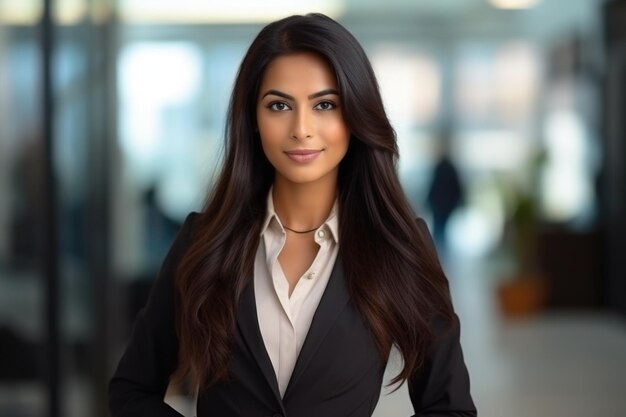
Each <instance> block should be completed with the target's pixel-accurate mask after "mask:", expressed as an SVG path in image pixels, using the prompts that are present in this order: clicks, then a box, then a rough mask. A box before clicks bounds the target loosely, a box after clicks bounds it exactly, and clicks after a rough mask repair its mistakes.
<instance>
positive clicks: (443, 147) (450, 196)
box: [426, 128, 463, 253]
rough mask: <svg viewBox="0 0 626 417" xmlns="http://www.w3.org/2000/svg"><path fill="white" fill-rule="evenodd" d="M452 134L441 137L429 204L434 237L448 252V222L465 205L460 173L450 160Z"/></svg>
mask: <svg viewBox="0 0 626 417" xmlns="http://www.w3.org/2000/svg"><path fill="white" fill-rule="evenodd" d="M451 139H452V138H451V133H450V130H449V129H448V128H445V129H443V130H442V133H441V134H440V135H439V141H438V148H439V155H438V160H437V163H436V164H435V168H434V169H433V176H432V180H431V183H430V188H429V189H428V196H427V200H426V201H427V203H428V207H429V208H430V211H431V213H432V216H433V237H434V238H435V242H436V244H437V247H438V249H440V251H442V252H444V253H445V252H446V249H447V242H446V228H447V227H448V220H450V216H451V215H452V213H454V210H456V209H457V208H458V207H460V206H461V204H463V186H462V184H461V180H460V178H459V172H458V170H457V168H456V166H455V165H454V163H453V162H452V159H451V158H450V145H451Z"/></svg>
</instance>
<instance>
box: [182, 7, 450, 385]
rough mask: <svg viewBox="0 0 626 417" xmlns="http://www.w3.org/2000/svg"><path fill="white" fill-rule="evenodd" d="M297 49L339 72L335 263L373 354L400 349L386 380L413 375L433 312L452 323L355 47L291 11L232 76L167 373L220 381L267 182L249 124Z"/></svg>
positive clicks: (329, 24)
mask: <svg viewBox="0 0 626 417" xmlns="http://www.w3.org/2000/svg"><path fill="white" fill-rule="evenodd" d="M298 52H313V53H316V54H319V55H320V56H322V57H324V58H325V59H326V60H327V62H328V63H329V64H330V65H331V67H332V68H333V70H334V72H335V76H336V79H337V85H338V88H339V94H340V96H341V100H342V111H343V117H344V119H345V123H346V125H347V126H348V128H349V129H350V132H351V140H350V145H349V149H348V152H347V154H346V156H345V157H344V159H343V160H342V162H341V163H340V167H339V175H338V204H339V235H340V236H341V242H340V244H339V259H340V260H341V262H342V264H343V267H344V273H345V279H346V284H347V288H348V291H349V293H350V295H351V298H352V301H353V303H354V304H355V306H356V308H357V309H358V311H359V312H360V313H361V315H362V316H363V317H364V319H365V321H366V323H368V325H369V328H370V329H371V331H372V334H373V335H374V338H375V340H376V343H377V346H378V349H379V352H380V355H381V357H383V359H385V360H386V359H387V358H388V355H389V352H390V349H391V347H392V346H395V347H397V348H398V350H399V351H400V352H401V354H402V357H403V361H404V365H403V369H402V370H401V371H400V372H399V374H398V375H397V376H396V377H395V378H394V379H393V380H392V381H391V384H394V383H396V382H403V381H404V380H406V379H407V378H410V377H412V376H413V375H414V374H415V373H416V372H417V371H418V370H419V368H420V367H421V365H422V364H423V358H424V356H425V354H426V351H427V349H428V346H429V344H430V342H431V338H432V335H431V331H430V329H429V322H430V320H431V319H432V318H433V316H434V315H443V316H445V317H447V318H449V319H450V320H454V319H455V316H454V313H453V310H452V304H451V301H450V294H449V289H448V282H447V280H446V278H445V276H444V274H443V271H442V269H441V266H440V264H439V261H438V259H437V255H436V253H435V251H434V249H433V246H432V242H431V240H430V236H429V235H428V232H427V230H426V229H425V228H420V226H419V225H418V222H417V221H416V218H415V214H414V212H413V210H412V209H411V206H410V204H409V203H408V201H407V199H406V196H405V195H404V192H403V190H402V187H401V185H400V182H399V180H398V176H397V172H396V163H397V159H398V148H397V144H396V137H395V132H394V130H393V128H392V127H391V125H390V123H389V120H388V119H387V116H386V114H385V110H384V107H383V103H382V99H381V97H380V93H379V89H378V84H377V82H376V77H375V75H374V72H373V70H372V67H371V65H370V63H369V60H368V58H367V56H366V54H365V52H364V51H363V49H362V47H361V46H360V45H359V43H358V42H357V40H356V39H355V38H354V37H353V36H352V35H351V34H350V33H349V32H348V31H347V30H346V29H345V28H344V27H343V26H341V25H340V24H339V23H337V22H335V21H334V20H332V19H330V18H328V17H326V16H324V15H321V14H309V15H306V16H291V17H287V18H285V19H282V20H279V21H276V22H273V23H271V24H269V25H267V26H266V27H265V28H263V29H262V30H261V32H260V33H259V34H258V35H257V37H256V38H255V39H254V41H253V42H252V44H251V46H250V48H249V50H248V51H247V53H246V55H245V57H244V58H243V61H242V63H241V66H240V68H239V71H238V73H237V77H236V81H235V85H234V88H233V92H232V96H231V100H230V104H229V110H228V118H227V130H226V149H225V150H226V152H225V157H224V162H223V166H222V170H221V173H220V175H219V176H218V179H217V182H216V184H215V186H214V187H213V189H212V192H211V193H210V194H209V195H208V197H207V200H206V202H205V205H204V208H203V210H202V212H201V214H200V215H199V216H198V218H197V220H196V222H195V223H194V234H193V238H192V241H191V244H190V246H189V248H188V250H187V252H186V253H185V255H184V256H183V258H182V259H181V262H180V264H179V267H178V269H177V276H176V288H177V304H178V306H179V308H178V309H177V317H176V333H177V336H178V342H179V364H178V368H177V371H176V372H175V374H174V375H173V377H174V380H175V381H182V380H184V379H185V377H189V378H191V381H192V382H193V383H194V384H195V386H197V387H199V388H200V389H205V388H208V387H210V386H212V385H214V384H216V383H218V382H220V381H224V380H226V379H227V378H228V372H229V371H228V370H229V364H230V360H231V358H232V352H233V347H234V337H235V327H236V312H237V305H238V302H239V299H240V295H241V293H242V291H243V289H244V288H245V286H246V285H248V284H249V282H250V279H251V277H252V276H253V270H254V268H253V267H254V257H255V253H256V250H257V246H258V244H259V240H260V231H261V224H262V221H263V219H264V215H265V210H266V207H265V205H266V197H267V193H268V192H269V189H270V186H271V184H272V182H273V179H274V169H273V167H272V166H271V165H270V163H269V161H268V160H267V158H266V157H265V154H264V153H263V150H262V148H261V143H260V138H259V136H258V133H257V132H256V131H255V130H256V129H255V127H256V120H255V118H256V111H255V108H256V102H257V99H258V93H259V86H260V83H261V79H262V76H263V73H264V71H265V68H266V67H267V65H268V64H269V63H270V62H271V61H272V60H273V59H275V58H276V57H278V56H281V55H285V54H293V53H298Z"/></svg>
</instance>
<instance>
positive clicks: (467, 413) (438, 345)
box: [408, 219, 477, 417]
mask: <svg viewBox="0 0 626 417" xmlns="http://www.w3.org/2000/svg"><path fill="white" fill-rule="evenodd" d="M418 223H419V225H420V228H422V229H426V230H425V232H426V233H428V228H427V227H426V224H425V223H424V221H423V220H421V219H419V220H418ZM428 236H430V235H428ZM428 243H429V244H431V245H432V244H433V243H432V240H431V241H430V242H428ZM433 246H434V245H433ZM430 327H431V331H432V335H433V341H432V344H431V346H430V348H429V350H428V353H427V357H426V358H425V362H424V366H423V367H422V368H421V369H420V370H419V371H418V373H417V374H416V375H415V376H414V377H412V378H411V379H410V380H409V386H408V388H409V396H410V398H411V403H412V404H413V408H414V410H415V415H414V416H413V417H453V416H454V417H472V416H476V415H477V413H476V407H475V405H474V402H473V400H472V396H471V394H470V380H469V374H468V372H467V367H466V366H465V361H464V359H463V351H462V349H461V344H460V341H459V339H460V324H459V320H458V317H457V316H456V315H455V316H454V320H453V322H452V323H451V322H450V321H449V320H448V319H444V318H443V317H440V316H436V317H434V318H433V319H432V320H431V323H430Z"/></svg>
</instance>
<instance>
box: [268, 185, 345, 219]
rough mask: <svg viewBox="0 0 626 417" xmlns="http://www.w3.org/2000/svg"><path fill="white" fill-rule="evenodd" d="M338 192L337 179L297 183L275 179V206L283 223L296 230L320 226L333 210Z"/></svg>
mask: <svg viewBox="0 0 626 417" xmlns="http://www.w3.org/2000/svg"><path fill="white" fill-rule="evenodd" d="M336 195H337V182H336V181H334V182H330V181H328V182H324V181H318V182H315V183H310V184H295V183H292V182H287V181H280V180H279V179H278V178H277V179H276V180H275V181H274V186H273V192H272V198H273V201H274V210H275V211H276V214H277V215H278V217H279V218H280V221H281V223H282V224H283V225H285V226H287V227H289V228H291V229H295V230H310V229H314V228H317V227H319V226H320V225H321V224H323V223H324V221H326V219H327V218H328V215H329V214H330V211H331V209H332V208H333V204H334V203H335V198H336Z"/></svg>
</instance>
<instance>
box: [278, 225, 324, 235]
mask: <svg viewBox="0 0 626 417" xmlns="http://www.w3.org/2000/svg"><path fill="white" fill-rule="evenodd" d="M283 227H284V228H285V229H287V230H290V231H292V232H294V233H300V234H304V233H311V232H314V231H316V230H317V229H319V227H320V226H317V227H316V228H314V229H311V230H293V229H292V228H291V227H287V226H285V225H283Z"/></svg>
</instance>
